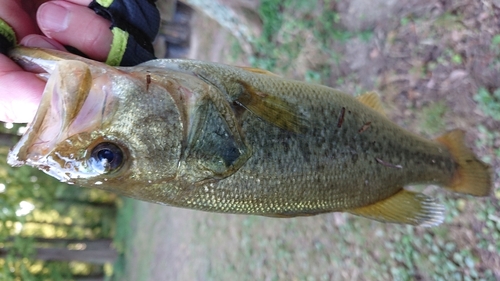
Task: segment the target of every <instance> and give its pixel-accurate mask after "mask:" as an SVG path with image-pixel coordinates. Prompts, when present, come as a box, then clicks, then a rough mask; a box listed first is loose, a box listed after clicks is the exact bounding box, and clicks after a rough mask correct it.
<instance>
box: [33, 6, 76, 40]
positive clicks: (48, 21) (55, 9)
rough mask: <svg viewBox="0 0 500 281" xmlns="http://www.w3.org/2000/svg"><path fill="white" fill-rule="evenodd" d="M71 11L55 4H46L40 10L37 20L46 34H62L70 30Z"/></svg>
mask: <svg viewBox="0 0 500 281" xmlns="http://www.w3.org/2000/svg"><path fill="white" fill-rule="evenodd" d="M68 18H69V11H68V10H67V9H66V8H65V7H63V6H60V5H57V4H54V3H50V2H48V3H45V4H43V5H42V6H40V8H39V9H38V13H37V19H38V24H39V26H40V29H41V30H42V31H43V32H44V33H49V34H50V33H51V32H61V31H64V30H65V29H66V28H68Z"/></svg>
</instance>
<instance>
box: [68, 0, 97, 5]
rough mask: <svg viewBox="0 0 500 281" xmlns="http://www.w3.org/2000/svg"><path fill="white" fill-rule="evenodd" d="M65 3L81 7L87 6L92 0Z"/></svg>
mask: <svg viewBox="0 0 500 281" xmlns="http://www.w3.org/2000/svg"><path fill="white" fill-rule="evenodd" d="M66 2H71V3H74V4H78V5H81V6H88V5H89V4H90V2H92V0H66Z"/></svg>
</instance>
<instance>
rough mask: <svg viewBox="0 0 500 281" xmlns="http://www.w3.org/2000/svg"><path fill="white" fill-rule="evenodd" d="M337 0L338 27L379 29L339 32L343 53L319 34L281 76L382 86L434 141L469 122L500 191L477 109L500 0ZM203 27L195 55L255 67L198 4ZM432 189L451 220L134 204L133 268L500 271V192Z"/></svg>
mask: <svg viewBox="0 0 500 281" xmlns="http://www.w3.org/2000/svg"><path fill="white" fill-rule="evenodd" d="M325 2H327V1H317V3H320V4H318V7H317V8H316V10H317V11H320V10H322V9H335V10H336V11H337V13H338V15H339V17H338V18H339V21H338V22H337V23H336V25H337V26H340V27H342V28H343V29H345V30H347V31H349V32H351V33H353V34H356V33H360V32H363V31H365V30H369V31H370V34H369V36H367V38H364V37H362V36H353V37H351V38H349V39H347V40H345V41H343V42H331V43H330V46H329V47H330V50H334V51H335V52H336V54H340V55H339V56H337V58H339V59H338V60H337V63H333V61H332V59H331V58H329V57H328V56H327V55H326V53H325V52H324V51H323V50H320V49H318V48H317V47H316V46H315V41H314V40H311V41H310V42H309V41H307V42H305V45H304V47H303V50H302V51H301V52H300V54H299V55H298V56H297V57H295V58H291V60H292V62H291V64H292V67H291V68H290V69H289V70H287V71H285V72H284V73H280V75H284V76H287V77H293V78H296V79H301V80H303V79H304V77H305V76H306V75H307V73H308V70H311V69H312V70H314V71H316V72H315V73H327V75H328V78H329V79H326V81H324V82H323V83H325V84H328V85H329V86H333V87H336V88H340V89H342V90H343V91H345V92H348V93H353V94H354V93H360V92H363V91H367V90H376V91H378V92H380V93H381V96H382V100H383V102H384V105H385V107H386V109H387V114H388V116H389V118H390V119H392V120H394V121H395V122H396V123H398V124H399V125H401V126H403V127H405V128H407V129H409V130H411V131H414V132H416V133H419V134H423V135H424V136H427V137H435V136H437V135H439V134H440V133H442V132H444V131H446V130H447V129H452V128H461V129H464V130H466V131H467V132H468V134H467V141H468V142H469V143H471V146H472V147H473V149H474V151H475V152H477V153H478V154H479V155H480V156H481V158H482V159H483V160H485V161H488V162H489V163H490V164H491V165H492V166H493V173H494V174H495V188H496V190H498V188H499V186H500V182H499V175H500V168H499V167H500V160H499V159H498V157H497V156H494V155H495V153H496V151H497V150H498V149H499V147H500V140H499V136H498V134H496V133H495V131H498V128H500V122H499V121H497V120H494V119H493V118H492V117H491V116H490V115H488V114H486V113H485V112H484V111H483V110H481V108H479V107H478V105H477V102H476V100H475V95H476V93H477V92H478V90H479V89H480V88H485V89H488V90H490V91H493V90H494V89H497V88H500V79H498V77H499V74H500V73H499V69H500V57H499V55H500V51H498V52H496V51H495V46H492V38H494V36H495V35H498V34H499V31H500V1H443V0H441V1H438V0H424V1H417V0H403V1H401V0H386V1H383V0H352V1H337V2H335V3H336V4H335V5H334V6H328V5H326V4H325ZM192 24H193V25H192V28H193V29H192V30H193V32H194V34H193V37H192V41H191V46H192V51H191V53H190V57H191V58H196V59H202V60H209V61H216V62H224V63H231V64H239V65H241V64H245V65H249V64H250V56H249V55H248V54H245V53H242V54H240V55H239V56H236V57H235V56H234V53H233V52H234V50H233V46H234V44H235V42H237V40H236V39H235V38H234V37H232V35H231V33H230V32H228V31H227V30H224V29H223V28H221V27H220V26H219V25H218V24H217V23H215V22H214V21H212V20H210V19H208V18H207V17H206V16H203V15H202V14H200V13H196V14H195V15H194V17H193V23H192ZM332 25H333V23H332ZM497 47H498V48H499V49H500V45H499V46H497ZM325 70H326V71H325ZM498 102H500V101H498ZM499 116H500V113H499ZM499 151H500V150H499ZM420 190H421V189H420ZM424 191H425V192H426V193H427V194H433V195H436V196H437V197H438V198H439V199H440V201H442V202H445V204H446V206H447V209H448V214H447V218H446V220H445V223H443V225H441V226H439V227H435V228H432V229H421V228H412V227H406V226H398V225H384V224H380V223H377V222H371V221H368V220H365V219H362V218H358V217H354V216H352V215H347V214H338V213H331V214H324V215H319V216H315V217H307V218H294V219H283V220H282V219H272V218H264V217H254V216H242V215H221V214H211V213H205V212H199V211H191V210H184V209H177V208H172V207H166V206H160V205H155V204H149V203H144V202H139V201H135V203H134V210H135V219H134V223H133V224H132V225H131V228H130V229H131V232H132V235H131V237H132V240H131V241H130V243H129V245H128V247H127V248H126V250H125V256H126V261H127V263H126V265H127V267H126V274H125V277H126V280H131V281H132V280H134V281H135V280H390V279H395V280H409V279H413V280H476V279H483V280H495V279H497V280H500V219H499V218H498V214H499V212H500V206H499V197H500V193H499V192H498V191H497V192H496V193H495V194H493V195H492V196H490V197H489V198H473V197H465V196H458V195H451V194H450V193H447V192H444V191H442V190H438V189H436V188H434V187H425V190H424ZM483 244H484V245H483Z"/></svg>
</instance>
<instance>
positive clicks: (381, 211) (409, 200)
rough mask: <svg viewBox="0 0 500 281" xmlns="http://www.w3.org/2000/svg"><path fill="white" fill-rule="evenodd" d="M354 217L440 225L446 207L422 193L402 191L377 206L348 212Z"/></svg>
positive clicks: (425, 225)
mask: <svg viewBox="0 0 500 281" xmlns="http://www.w3.org/2000/svg"><path fill="white" fill-rule="evenodd" d="M348 212H349V213H352V214H354V215H358V216H363V217H366V218H369V219H373V220H378V221H381V222H390V223H401V224H411V225H419V226H424V227H430V226H436V225H439V224H440V223H441V222H443V220H444V214H443V213H444V207H443V206H442V205H441V204H439V203H436V202H435V200H434V199H433V198H431V197H428V196H427V195H424V194H422V193H414V192H410V191H407V190H404V189H402V190H401V191H399V192H398V193H396V194H394V195H393V196H391V197H389V198H387V199H385V200H383V201H379V202H377V203H375V204H372V205H368V206H365V207H360V208H356V209H352V210H348Z"/></svg>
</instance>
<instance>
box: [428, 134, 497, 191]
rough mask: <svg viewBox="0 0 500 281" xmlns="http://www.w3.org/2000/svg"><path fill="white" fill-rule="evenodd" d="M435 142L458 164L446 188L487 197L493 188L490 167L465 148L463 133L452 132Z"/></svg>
mask: <svg viewBox="0 0 500 281" xmlns="http://www.w3.org/2000/svg"><path fill="white" fill-rule="evenodd" d="M436 140H437V141H438V142H440V143H442V144H444V145H445V146H446V147H447V148H448V149H449V151H450V153H451V155H452V156H453V158H454V159H455V161H456V163H457V164H458V168H457V171H456V172H455V175H454V177H453V180H452V182H451V184H450V185H449V186H448V187H447V188H449V189H450V190H452V191H454V192H459V193H466V194H471V195H474V196H488V195H489V194H490V193H491V189H492V186H493V184H492V179H491V172H490V167H489V166H488V165H487V164H485V163H483V162H482V161H480V160H479V159H477V158H476V156H475V155H474V153H473V152H472V151H471V150H470V149H469V148H468V147H466V146H465V144H464V132H463V131H462V130H453V131H450V132H448V133H446V134H444V135H442V136H440V137H439V138H437V139H436Z"/></svg>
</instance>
